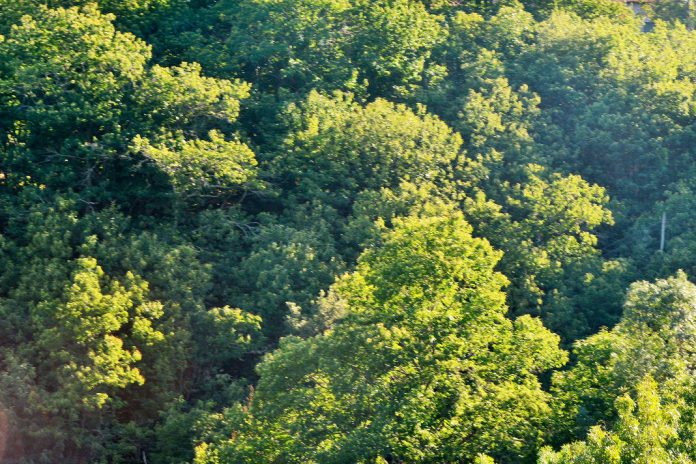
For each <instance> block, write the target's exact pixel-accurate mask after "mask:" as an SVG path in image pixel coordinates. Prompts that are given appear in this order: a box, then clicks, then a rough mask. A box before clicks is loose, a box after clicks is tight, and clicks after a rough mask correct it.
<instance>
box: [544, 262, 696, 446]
mask: <svg viewBox="0 0 696 464" xmlns="http://www.w3.org/2000/svg"><path fill="white" fill-rule="evenodd" d="M695 304H696V286H694V284H692V283H691V282H689V281H688V280H687V278H686V275H685V274H684V273H682V272H680V273H678V274H677V275H675V276H673V277H670V278H668V279H660V280H657V281H655V282H654V283H649V282H636V283H634V284H633V285H632V286H631V288H630V289H629V292H628V295H627V297H626V303H625V305H624V314H623V317H622V319H621V322H619V324H617V325H616V327H614V328H613V329H612V330H611V331H606V330H604V331H601V332H600V333H598V334H596V335H593V336H591V337H589V338H587V339H586V340H582V341H579V342H577V344H576V346H575V349H574V354H575V356H576V357H577V362H576V364H575V365H574V366H573V367H572V368H571V369H569V370H567V371H565V372H558V373H556V374H555V375H554V380H553V385H554V386H553V391H554V392H555V395H556V398H557V401H558V404H557V407H556V411H557V414H558V418H559V420H560V421H561V423H562V424H563V426H562V427H559V428H558V430H560V431H568V430H570V431H571V433H573V434H575V435H576V436H578V435H579V434H581V433H582V432H583V431H584V430H585V429H586V427H588V426H589V425H591V424H596V423H599V422H602V421H605V422H610V421H611V420H613V419H614V418H615V417H616V410H615V409H614V408H613V406H612V405H613V402H614V399H615V398H617V397H619V396H621V395H624V394H625V393H627V392H630V390H631V389H632V388H634V387H635V386H636V385H638V384H639V383H640V381H641V379H643V378H644V377H645V376H647V375H649V376H652V377H653V378H654V379H655V380H656V381H657V382H658V383H659V386H660V388H659V393H660V396H662V397H663V398H664V399H665V400H666V401H669V402H671V403H674V404H675V405H677V406H678V405H679V404H680V401H681V399H682V398H683V397H684V395H685V394H686V392H688V391H689V389H691V388H693V386H692V384H693V379H692V376H691V374H690V372H691V369H692V368H693V365H694V356H693V351H692V349H693V348H692V347H693V344H694V340H695V338H694V337H696V331H695V330H694V329H695V327H694V324H693V314H694V308H695V307H696V306H695ZM689 408H690V407H687V409H686V410H689ZM683 411H685V409H683V408H682V412H683ZM689 415H690V414H689Z"/></svg>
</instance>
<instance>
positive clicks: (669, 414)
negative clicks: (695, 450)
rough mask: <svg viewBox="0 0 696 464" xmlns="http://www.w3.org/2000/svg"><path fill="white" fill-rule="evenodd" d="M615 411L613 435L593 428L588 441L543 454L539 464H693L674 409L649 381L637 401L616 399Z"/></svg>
mask: <svg viewBox="0 0 696 464" xmlns="http://www.w3.org/2000/svg"><path fill="white" fill-rule="evenodd" d="M616 410H617V411H618V414H619V418H618V421H617V422H616V424H615V425H614V427H613V429H612V431H609V432H608V431H606V430H604V429H603V428H602V427H601V426H595V427H592V429H590V432H589V434H588V436H587V441H584V442H574V443H571V444H568V445H565V446H564V447H563V448H562V449H561V451H559V452H557V453H556V452H553V451H552V450H551V449H549V448H546V449H544V450H542V452H541V454H540V458H539V464H571V463H574V464H583V463H587V464H590V463H595V462H602V463H607V464H621V463H624V462H626V463H628V462H630V463H650V462H663V463H680V464H688V463H691V462H693V461H692V460H691V459H690V458H689V457H688V456H687V455H686V454H685V453H684V452H683V450H682V449H681V446H680V441H679V430H678V429H679V413H678V412H677V408H675V407H674V405H670V404H667V405H663V404H661V401H660V396H659V393H658V388H657V383H656V382H655V381H654V380H653V379H652V377H650V376H649V375H648V376H646V377H645V379H644V380H643V381H641V382H640V383H639V384H638V385H637V387H636V401H633V399H632V398H631V397H630V396H629V395H628V394H626V395H623V396H621V397H619V398H617V399H616Z"/></svg>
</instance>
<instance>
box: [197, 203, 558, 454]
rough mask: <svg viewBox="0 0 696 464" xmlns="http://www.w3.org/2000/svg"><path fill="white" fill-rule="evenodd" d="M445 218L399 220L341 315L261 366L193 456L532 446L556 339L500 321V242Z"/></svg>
mask: <svg viewBox="0 0 696 464" xmlns="http://www.w3.org/2000/svg"><path fill="white" fill-rule="evenodd" d="M470 234H471V227H470V226H468V225H467V224H466V222H464V221H463V219H462V218H461V215H457V214H454V215H452V216H450V217H409V218H406V219H402V220H399V221H397V224H396V227H395V228H394V230H393V231H391V232H388V233H387V234H386V235H385V236H384V238H383V244H382V246H380V247H378V248H374V249H371V250H369V251H367V252H366V253H365V254H364V255H363V256H362V257H361V258H360V261H359V264H358V267H357V270H356V271H355V272H354V273H352V274H349V275H346V276H345V277H343V278H341V279H340V280H339V281H338V282H337V284H336V290H335V291H337V292H338V296H339V297H340V298H342V299H344V300H345V302H346V305H347V312H346V313H345V315H344V316H343V317H342V318H341V319H340V320H339V321H338V322H337V323H336V324H335V326H334V327H333V328H332V329H329V330H327V331H326V332H324V333H321V334H319V335H317V336H315V337H312V338H308V339H304V340H303V339H299V338H297V337H288V338H285V339H283V340H282V341H281V345H280V348H279V349H278V350H276V351H275V352H273V353H272V354H269V355H268V356H267V357H266V358H265V359H264V361H263V362H262V363H261V364H260V365H259V366H258V372H259V375H260V381H259V384H258V386H257V388H256V390H255V392H254V395H253V398H251V399H250V401H251V404H250V406H249V409H248V412H246V413H243V414H242V415H241V416H240V419H239V420H240V422H239V426H238V427H239V428H238V429H237V431H236V432H235V433H234V435H233V437H232V438H231V439H230V440H229V441H226V442H222V443H218V444H216V445H208V446H207V447H202V448H200V449H199V457H198V461H197V462H218V461H216V459H219V462H346V461H351V462H374V460H375V459H380V458H381V459H391V460H401V459H408V460H409V461H412V462H443V461H449V462H451V461H457V460H469V459H473V458H474V457H475V456H476V455H477V454H478V453H479V452H480V450H487V452H488V453H489V454H490V455H491V456H493V457H498V458H501V459H505V460H517V459H520V458H522V457H529V456H531V455H533V453H534V450H535V447H536V445H537V444H538V443H539V439H540V434H539V433H540V427H543V426H542V424H543V423H544V420H545V417H546V415H547V414H548V412H549V410H548V407H547V405H546V402H547V395H546V393H545V392H543V390H542V389H541V385H540V383H539V380H538V378H537V374H540V373H542V372H544V371H545V370H547V369H550V368H553V367H557V366H560V365H562V364H563V363H564V362H565V359H566V356H565V353H564V352H563V351H562V350H560V349H558V346H557V344H558V337H556V336H555V335H553V334H551V333H550V332H548V331H547V330H546V329H545V328H544V327H543V326H542V325H541V323H540V322H539V321H538V320H536V319H533V318H530V317H528V316H525V317H522V318H519V319H517V320H516V321H510V320H508V319H506V318H505V311H506V308H505V306H504V294H503V293H502V291H501V287H502V286H503V285H504V284H505V278H504V277H503V276H502V275H501V274H499V273H497V272H495V271H494V267H495V265H496V262H497V260H498V259H499V257H500V253H498V252H495V251H493V250H492V248H491V247H490V245H488V243H487V242H486V241H484V240H481V239H475V238H472V237H471V235H470Z"/></svg>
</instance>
